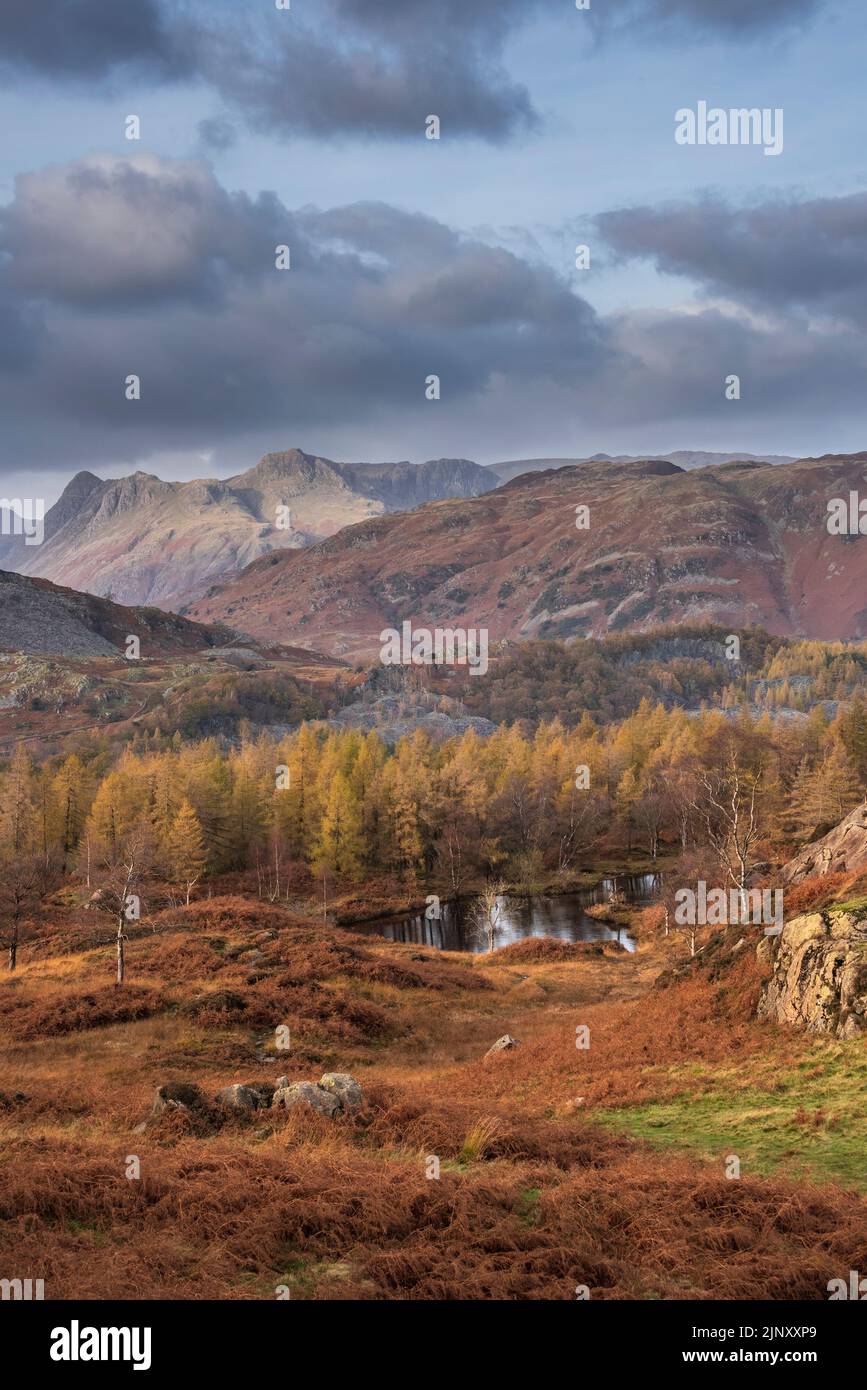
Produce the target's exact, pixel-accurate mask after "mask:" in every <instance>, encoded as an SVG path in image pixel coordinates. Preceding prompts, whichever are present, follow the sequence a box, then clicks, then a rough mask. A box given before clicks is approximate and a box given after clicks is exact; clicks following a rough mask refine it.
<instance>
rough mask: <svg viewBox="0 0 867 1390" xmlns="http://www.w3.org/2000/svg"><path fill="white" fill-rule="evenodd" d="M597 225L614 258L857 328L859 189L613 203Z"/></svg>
mask: <svg viewBox="0 0 867 1390" xmlns="http://www.w3.org/2000/svg"><path fill="white" fill-rule="evenodd" d="M597 227H598V229H599V231H600V233H601V235H602V236H603V238H604V239H605V241H606V242H607V244H608V246H609V247H610V248H611V249H612V251H613V252H614V254H615V255H616V256H617V257H620V258H624V259H626V258H640V259H645V260H649V261H652V262H653V263H654V264H655V266H656V267H657V269H659V270H661V271H664V272H666V273H667V274H672V275H682V276H685V277H687V278H688V279H690V280H692V281H694V282H696V283H697V284H698V285H700V286H701V287H702V288H703V290H704V291H705V292H707V293H710V294H716V295H725V296H729V297H731V298H734V299H736V300H739V301H742V302H743V303H745V304H749V305H751V306H754V307H758V308H764V309H771V310H774V311H776V312H784V313H789V312H792V311H794V310H804V311H808V312H810V313H813V314H827V315H829V316H831V317H833V318H837V319H840V320H843V321H846V322H851V323H855V324H858V325H860V326H861V327H867V193H854V194H851V195H849V196H846V197H839V198H813V199H810V200H809V201H806V200H805V201H800V202H799V201H796V200H794V199H782V198H780V199H773V200H766V201H764V202H762V203H757V204H753V205H750V206H747V207H733V206H731V205H730V204H729V203H727V202H726V201H724V200H723V199H721V198H719V197H716V196H708V197H704V198H701V199H699V200H697V201H695V202H691V203H671V204H667V205H664V206H662V207H633V208H622V209H620V210H618V211H613V212H608V213H605V214H604V215H603V216H601V217H599V218H597Z"/></svg>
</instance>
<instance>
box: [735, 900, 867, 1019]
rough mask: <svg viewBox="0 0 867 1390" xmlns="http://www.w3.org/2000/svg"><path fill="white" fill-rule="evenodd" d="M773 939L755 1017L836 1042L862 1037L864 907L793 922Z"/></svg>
mask: <svg viewBox="0 0 867 1390" xmlns="http://www.w3.org/2000/svg"><path fill="white" fill-rule="evenodd" d="M773 939H774V940H775V943H776V949H775V950H774V952H773V960H772V966H773V974H772V975H771V978H770V980H769V981H768V983H767V985H766V986H765V988H764V991H763V993H762V996H761V998H760V1000H759V1006H758V1012H759V1015H760V1016H762V1017H765V1018H772V1019H775V1020H776V1021H777V1022H778V1023H790V1024H794V1025H796V1026H798V1027H801V1028H809V1029H810V1030H811V1031H812V1032H814V1033H830V1034H832V1035H833V1036H834V1037H837V1038H853V1037H858V1036H859V1035H860V1034H862V1033H865V1032H867V903H865V905H864V906H863V907H858V908H846V907H841V908H833V907H832V908H827V909H825V910H824V911H822V912H809V913H806V914H805V915H804V916H802V917H795V918H793V919H792V921H791V922H787V923H786V925H785V926H784V927H783V930H782V933H781V935H780V936H778V937H776V938H773ZM765 940H767V938H765V939H764V940H763V941H761V942H760V943H759V948H758V949H759V951H760V952H761V953H762V954H763V955H768V954H770V952H769V949H768V948H767V947H766V946H765V944H764V943H765ZM769 963H770V962H769Z"/></svg>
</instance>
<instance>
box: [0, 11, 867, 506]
mask: <svg viewBox="0 0 867 1390" xmlns="http://www.w3.org/2000/svg"><path fill="white" fill-rule="evenodd" d="M865 38H867V6H865V5H864V4H863V3H862V0H760V2H758V3H757V0H589V6H587V7H586V8H581V9H579V8H578V7H577V6H576V4H575V0H472V3H468V0H291V4H290V6H289V7H288V8H278V3H275V0H244V3H240V0H231V3H230V2H229V0H187V3H182V2H181V0H136V2H135V3H134V4H124V5H119V4H118V3H117V0H41V3H40V4H39V5H34V4H33V0H3V2H2V5H0V129H2V130H3V131H4V133H5V134H4V137H3V139H2V148H0V491H2V493H4V494H5V495H6V496H7V497H10V498H12V497H32V496H34V495H35V496H37V497H44V498H45V499H46V500H47V501H48V502H49V503H50V502H51V501H52V500H54V498H56V496H57V495H58V493H59V492H60V490H61V489H62V488H63V486H64V485H65V483H66V482H67V481H68V480H69V478H70V477H72V476H73V474H74V473H76V472H77V471H79V470H81V469H90V470H91V471H93V472H94V473H96V474H98V475H99V476H100V477H117V476H121V475H123V474H126V473H130V472H133V471H135V470H136V469H139V468H141V469H144V470H145V471H147V472H153V473H157V474H159V475H160V476H161V477H166V478H178V479H185V478H192V477H202V476H222V477H225V476H229V475H231V474H233V473H237V472H239V471H242V470H243V469H246V468H248V467H250V466H251V465H252V464H254V463H255V462H256V461H257V459H258V458H259V457H260V456H261V455H262V454H263V453H265V452H268V451H271V450H282V449H288V448H291V447H299V448H303V449H305V450H306V451H307V452H309V453H316V454H320V455H323V456H325V457H330V458H336V459H346V460H353V461H365V460H370V461H383V460H399V459H409V460H412V461H413V462H421V461H423V460H425V459H428V458H440V457H463V458H472V459H475V460H477V461H478V462H480V463H494V462H496V461H497V460H502V459H512V458H527V457H538V456H555V457H573V456H580V455H584V454H588V453H593V452H596V451H597V450H603V451H605V452H607V453H611V454H616V453H649V454H653V453H660V452H664V451H669V450H673V449H682V448H687V449H713V450H725V451H737V450H744V451H749V452H754V453H759V452H771V453H781V454H793V455H799V456H802V455H815V454H823V453H827V452H854V451H856V450H859V449H862V448H865V447H867V441H865V432H864V430H863V429H862V423H861V422H862V416H863V401H864V399H865V385H864V383H865V379H867V378H865V373H867V338H865V331H867V255H865V251H867V147H865V142H864V110H865V102H864V98H863V96H862V92H863V72H864V61H865ZM700 103H706V104H707V107H708V108H711V109H713V108H721V109H722V110H723V111H724V112H728V111H730V110H732V109H739V108H751V109H752V108H758V109H759V110H760V111H767V112H768V119H769V120H773V121H774V122H776V125H775V127H774V129H779V131H780V132H781V133H782V137H783V138H782V148H781V149H780V150H779V152H778V153H776V154H769V153H766V152H765V146H764V145H763V144H762V143H735V142H734V141H732V140H729V142H728V143H720V142H716V143H682V142H681V141H680V140H679V139H678V138H676V136H677V132H678V129H680V130H681V133H682V132H683V128H684V120H685V118H684V117H683V115H682V113H683V112H698V109H699V104H700ZM678 113H681V114H680V115H679V114H678ZM775 113H781V114H775ZM431 116H436V117H437V118H438V121H439V138H438V139H429V138H427V136H428V133H429V131H430V121H429V118H430V117H431ZM130 117H135V118H137V128H136V123H135V122H131V121H130V119H129V118H130ZM727 124H728V123H727ZM719 129H720V127H719V124H718V125H717V131H719ZM770 129H771V127H770V126H769V127H768V131H769V132H770ZM731 133H732V132H729V134H731ZM130 134H136V135H138V138H133V139H130V138H128V137H129V135H130ZM765 143H766V144H767V143H770V141H766V142H765ZM579 245H580V246H586V247H587V248H588V251H589V255H588V256H587V257H585V258H584V259H585V260H587V261H589V263H588V264H583V265H582V266H581V267H580V268H579V267H578V266H576V247H578V246H579ZM280 246H286V247H288V248H289V256H288V260H289V268H287V269H278V268H277V264H276V261H277V247H280ZM283 259H284V260H285V259H286V258H285V256H284V258H283ZM133 376H134V377H137V378H138V382H139V393H138V399H128V394H129V393H128V385H127V383H128V380H129V378H130V377H133ZM432 377H436V378H438V381H439V389H438V398H433V399H430V398H429V396H430V395H431V394H432V393H431V392H430V390H429V389H428V383H429V381H430V379H431V378H432ZM733 377H736V378H737V385H736V386H735V387H733V386H732V384H731V379H732V378H733Z"/></svg>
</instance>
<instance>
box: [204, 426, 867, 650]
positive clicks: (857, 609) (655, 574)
mask: <svg viewBox="0 0 867 1390" xmlns="http://www.w3.org/2000/svg"><path fill="white" fill-rule="evenodd" d="M865 475H867V454H854V455H826V456H825V457H823V458H820V459H801V460H799V461H798V462H796V463H790V464H782V465H770V464H761V463H731V464H722V465H718V466H714V467H712V468H703V469H697V470H695V471H689V472H687V471H684V470H683V469H680V468H678V467H677V466H676V465H674V464H671V463H665V462H661V461H653V460H650V461H645V462H642V463H625V464H611V463H586V464H581V465H580V466H577V467H569V468H562V469H557V470H550V471H546V472H541V473H537V474H528V475H525V476H522V477H520V478H517V479H515V480H514V481H512V482H511V483H507V484H506V485H505V486H503V487H501V488H498V489H496V490H495V491H494V492H491V493H488V494H486V495H485V496H482V497H477V498H470V499H462V500H460V501H456V500H452V501H441V502H435V503H430V504H428V505H426V506H423V507H420V508H418V509H417V510H416V511H414V512H411V513H409V514H407V515H405V516H401V517H400V518H397V517H388V516H384V517H378V518H376V519H375V520H371V521H368V522H365V523H363V524H361V525H357V526H353V527H349V528H347V529H346V530H344V531H342V532H341V533H340V534H339V535H337V536H333V537H331V538H330V539H329V540H327V541H324V542H322V543H321V544H319V545H317V546H316V547H314V548H313V549H312V550H308V551H307V552H305V554H304V555H303V556H299V555H297V554H292V553H288V554H273V555H270V556H267V557H264V558H263V559H261V560H259V561H257V562H255V563H254V564H252V565H251V566H249V567H248V568H247V569H246V570H245V571H244V572H243V573H242V574H241V575H239V576H238V577H237V578H234V579H231V580H229V581H227V582H226V583H224V584H221V585H218V586H216V587H214V588H212V589H210V590H209V591H208V592H207V593H206V594H205V596H204V597H203V598H202V599H201V600H199V601H198V602H197V603H195V604H194V605H192V606H191V608H190V609H189V613H190V615H191V616H192V617H195V618H196V619H198V620H199V621H204V622H211V621H216V620H224V621H227V622H229V623H231V624H232V625H233V626H234V627H237V628H239V629H241V630H243V631H246V632H250V633H252V634H254V635H257V634H259V635H264V634H269V635H270V636H271V637H272V639H275V640H281V641H294V642H298V643H301V644H302V645H310V646H316V647H319V648H321V649H323V650H326V651H330V652H333V653H335V654H339V655H347V656H359V657H365V658H371V657H374V656H375V655H376V654H377V653H378V651H379V647H380V641H379V634H380V632H381V631H382V630H383V629H384V628H386V627H392V626H399V624H400V623H401V622H403V621H404V620H408V621H413V622H415V623H417V624H422V625H424V626H426V627H435V626H446V627H450V626H460V627H471V626H483V627H487V628H488V630H489V634H490V641H491V642H492V643H494V642H497V641H501V640H504V639H508V640H511V641H516V640H519V639H526V638H537V637H553V638H567V639H568V638H573V637H578V636H596V637H600V636H603V635H605V634H606V633H611V632H618V631H647V630H649V629H650V628H654V627H659V626H664V625H671V624H679V623H696V622H712V623H718V624H723V625H725V626H726V627H727V628H728V629H729V630H736V629H743V628H749V627H754V626H755V627H762V628H764V629H766V630H767V631H768V632H770V633H772V634H776V635H779V636H806V637H815V638H822V639H838V638H843V637H846V638H856V637H861V636H863V635H864V634H865V632H867V601H865V597H864V595H865V592H867V544H865V542H864V541H863V540H862V539H861V538H860V537H857V536H856V537H848V536H846V537H841V536H832V535H830V534H829V533H828V530H827V525H826V520H827V511H826V509H827V503H828V500H829V499H830V498H832V497H837V496H842V497H846V496H847V495H848V493H849V491H850V490H852V489H854V490H857V489H858V488H859V487H862V488H863V487H864V480H865ZM579 506H586V507H588V508H589V527H588V529H581V530H579V529H577V528H576V508H577V507H579Z"/></svg>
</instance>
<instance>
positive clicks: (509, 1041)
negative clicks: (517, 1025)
mask: <svg viewBox="0 0 867 1390" xmlns="http://www.w3.org/2000/svg"><path fill="white" fill-rule="evenodd" d="M520 1046H521V1044H520V1043H519V1041H518V1039H517V1038H513V1037H512V1036H511V1034H510V1033H504V1034H503V1036H502V1037H501V1038H497V1041H496V1042H495V1043H494V1044H493V1045H492V1046H491V1047H489V1048H488V1050H487V1052H486V1053H485V1056H486V1057H491V1056H492V1055H493V1054H494V1053H495V1052H508V1051H509V1050H510V1048H513V1047H520Z"/></svg>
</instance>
